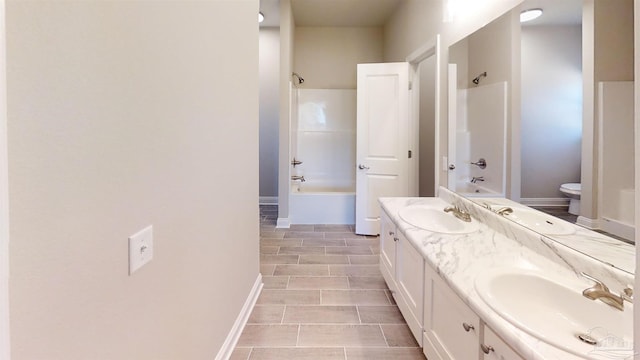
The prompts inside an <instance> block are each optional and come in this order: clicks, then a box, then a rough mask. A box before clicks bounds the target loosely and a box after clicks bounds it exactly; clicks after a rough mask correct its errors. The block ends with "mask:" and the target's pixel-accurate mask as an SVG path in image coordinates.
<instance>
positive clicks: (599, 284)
mask: <svg viewBox="0 0 640 360" xmlns="http://www.w3.org/2000/svg"><path fill="white" fill-rule="evenodd" d="M580 275H582V277H584V278H586V279H589V280H591V281H593V282H594V283H596V285H595V286H596V287H597V288H598V289H599V290H602V291H607V292H608V291H609V288H608V287H607V285H605V284H604V283H603V282H602V281H600V280H598V279H596V278H594V277H593V276H591V275H589V274H587V273H585V272H584V271H581V272H580Z"/></svg>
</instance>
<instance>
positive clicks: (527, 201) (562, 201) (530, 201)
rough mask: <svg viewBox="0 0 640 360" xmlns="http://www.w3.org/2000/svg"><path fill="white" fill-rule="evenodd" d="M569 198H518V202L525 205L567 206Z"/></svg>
mask: <svg viewBox="0 0 640 360" xmlns="http://www.w3.org/2000/svg"><path fill="white" fill-rule="evenodd" d="M569 200H570V199H569V198H564V197H561V198H520V203H521V204H522V205H527V206H558V207H560V206H569Z"/></svg>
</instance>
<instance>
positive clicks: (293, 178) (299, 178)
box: [291, 175, 306, 182]
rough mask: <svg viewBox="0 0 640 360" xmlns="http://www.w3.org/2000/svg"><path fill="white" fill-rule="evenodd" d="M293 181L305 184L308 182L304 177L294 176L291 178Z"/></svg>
mask: <svg viewBox="0 0 640 360" xmlns="http://www.w3.org/2000/svg"><path fill="white" fill-rule="evenodd" d="M291 180H293V181H296V180H300V182H305V181H306V180H305V179H304V176H298V175H293V176H292V177H291Z"/></svg>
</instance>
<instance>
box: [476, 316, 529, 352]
mask: <svg viewBox="0 0 640 360" xmlns="http://www.w3.org/2000/svg"><path fill="white" fill-rule="evenodd" d="M483 338H484V341H483V342H482V345H481V349H482V352H483V353H482V355H483V358H482V360H524V358H523V357H521V356H520V355H518V354H517V353H516V352H515V351H513V349H511V347H509V345H507V344H506V343H505V342H504V341H503V340H502V339H501V338H500V337H499V336H498V335H497V334H496V333H495V332H493V330H491V328H490V327H488V326H487V325H484V336H483Z"/></svg>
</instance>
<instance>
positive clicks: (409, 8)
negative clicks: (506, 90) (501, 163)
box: [384, 0, 523, 198]
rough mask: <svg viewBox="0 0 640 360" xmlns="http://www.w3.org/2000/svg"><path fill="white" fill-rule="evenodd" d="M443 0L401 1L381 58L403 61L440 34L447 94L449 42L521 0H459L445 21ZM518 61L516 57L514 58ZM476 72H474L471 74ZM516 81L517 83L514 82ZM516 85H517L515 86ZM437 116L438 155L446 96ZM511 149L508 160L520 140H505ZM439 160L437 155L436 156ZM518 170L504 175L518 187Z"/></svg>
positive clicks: (443, 141)
mask: <svg viewBox="0 0 640 360" xmlns="http://www.w3.org/2000/svg"><path fill="white" fill-rule="evenodd" d="M445 1H446V0H443V1H425V0H407V1H405V2H403V3H402V5H401V6H400V7H399V8H398V10H397V11H396V12H395V13H394V15H393V16H392V17H391V18H390V19H389V21H388V22H387V24H386V25H385V27H384V59H385V61H404V60H405V59H406V57H407V56H408V55H409V54H411V53H412V52H413V51H415V50H416V49H418V48H419V47H420V46H422V45H424V44H425V43H426V42H428V41H430V40H431V39H433V38H434V37H435V36H436V35H438V34H440V36H441V44H442V45H441V53H440V55H441V57H442V58H441V60H440V63H441V64H445V65H444V66H441V67H440V69H439V76H440V89H439V92H440V94H447V84H448V80H447V66H446V64H447V62H448V59H449V48H448V47H449V46H450V45H452V44H454V43H456V42H458V41H460V40H462V39H464V38H465V37H466V36H468V35H470V34H471V33H473V32H474V31H476V30H478V29H480V28H482V27H483V26H485V25H486V24H488V23H489V22H491V21H493V20H494V19H496V18H498V17H499V16H501V15H504V14H505V13H506V12H507V11H509V10H510V9H512V8H514V7H516V6H518V5H519V4H520V3H522V1H523V0H490V1H489V0H488V1H477V0H462V1H458V2H457V3H458V4H459V9H458V12H457V13H456V14H455V15H454V16H453V18H449V19H447V22H444V18H445V16H444V11H443V4H444V3H445ZM509 21H510V22H511V27H512V31H513V26H514V17H513V16H511V20H509ZM511 35H512V36H511V41H512V43H511V47H510V49H511V51H512V56H513V54H515V53H517V52H519V48H516V45H515V44H514V43H513V38H514V37H517V36H519V34H516V33H513V32H512V33H511ZM517 61H519V58H518V59H517ZM509 71H510V72H511V74H510V77H511V78H512V79H513V78H515V77H514V75H515V74H514V73H513V72H514V71H517V69H514V67H510V68H509ZM474 76H475V75H474ZM517 85H519V84H517ZM516 87H517V86H516ZM516 92H517V93H516ZM511 95H512V99H511V100H512V101H511V103H517V102H519V101H520V94H519V91H518V90H517V89H516V90H513V92H512V94H511ZM439 108H440V116H439V119H438V120H437V121H438V124H437V128H439V132H438V133H437V134H436V136H437V137H438V139H439V146H438V149H437V151H438V152H439V154H440V156H445V155H446V154H447V146H448V141H447V140H448V139H447V130H446V129H447V121H448V120H447V119H448V113H447V97H446V96H440V102H439ZM509 112H510V114H511V116H512V118H519V113H518V109H516V108H515V107H512V106H511V104H510V109H509ZM518 129H519V124H510V128H509V132H517V131H518ZM508 146H509V147H511V148H512V149H510V151H511V153H515V155H514V156H513V157H510V158H509V159H508V162H512V160H514V159H517V158H519V150H517V149H516V148H517V147H518V146H519V144H515V145H513V146H512V144H511V143H509V144H508ZM436 161H437V163H440V159H437V160H436ZM519 172H520V168H519V166H518V165H517V164H516V166H512V168H511V173H510V174H508V175H507V181H508V183H513V184H517V185H516V187H518V188H519V175H518V174H519ZM436 178H437V179H438V183H439V184H440V185H443V186H444V185H446V183H447V172H446V171H440V172H439V173H438V174H436ZM507 192H508V193H509V194H510V195H512V196H513V197H515V198H519V196H520V193H519V189H515V188H511V189H507Z"/></svg>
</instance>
